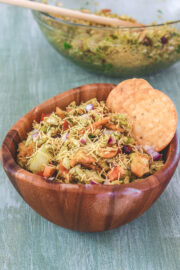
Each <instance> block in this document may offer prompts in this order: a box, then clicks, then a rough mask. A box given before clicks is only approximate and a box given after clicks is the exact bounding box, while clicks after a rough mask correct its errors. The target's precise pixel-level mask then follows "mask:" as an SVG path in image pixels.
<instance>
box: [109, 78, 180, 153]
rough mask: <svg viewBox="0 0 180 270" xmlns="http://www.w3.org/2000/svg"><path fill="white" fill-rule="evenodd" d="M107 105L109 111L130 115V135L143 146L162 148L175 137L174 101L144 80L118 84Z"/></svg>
mask: <svg viewBox="0 0 180 270" xmlns="http://www.w3.org/2000/svg"><path fill="white" fill-rule="evenodd" d="M107 106H108V108H109V109H110V110H111V111H112V112H120V113H126V114H127V115H128V116H129V119H130V120H131V121H132V122H133V128H132V133H133V136H134V138H135V140H136V141H137V142H138V143H139V144H141V145H142V146H150V147H153V148H154V150H156V151H161V150H162V149H163V148H165V147H166V146H167V145H168V144H169V143H170V141H171V140H172V138H173V137H174V134H175V132H176V126H177V113H176V108H175V106H174V104H173V102H172V101H171V99H170V98H169V97H168V96H167V95H165V94H164V93H162V92H161V91H159V90H156V89H154V88H152V86H151V85H150V84H149V83H148V82H146V81H145V80H143V79H129V80H125V81H123V82H122V83H120V84H118V85H117V86H116V87H115V88H114V89H113V90H112V91H111V93H110V94H109V96H108V98H107Z"/></svg>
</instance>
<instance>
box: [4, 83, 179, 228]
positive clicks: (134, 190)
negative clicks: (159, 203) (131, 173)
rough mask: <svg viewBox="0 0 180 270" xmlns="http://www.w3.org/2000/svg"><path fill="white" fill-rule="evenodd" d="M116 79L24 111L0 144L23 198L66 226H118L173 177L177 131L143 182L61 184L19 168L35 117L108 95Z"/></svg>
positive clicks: (137, 213) (135, 214)
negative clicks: (20, 150)
mask: <svg viewBox="0 0 180 270" xmlns="http://www.w3.org/2000/svg"><path fill="white" fill-rule="evenodd" d="M113 87H114V85H113V84H89V85H84V86H81V87H77V88H74V89H71V90H68V91H66V92H64V93H62V94H59V95H57V96H55V97H53V98H51V99H49V100H48V101H46V102H44V103H42V104H41V105H39V106H37V107H35V108H34V109H32V110H31V111H30V112H28V113H27V114H26V115H25V116H23V117H22V118H21V119H20V120H19V121H18V122H17V123H16V124H15V125H14V126H13V127H12V128H11V129H10V131H9V132H8V134H7V136H6V137H5V139H4V142H3V144H2V148H1V160H2V164H3V167H4V169H5V172H6V174H7V175H8V177H9V179H10V180H11V182H12V184H13V185H14V187H15V188H16V190H17V191H18V192H19V194H20V195H21V196H22V197H23V199H24V200H25V201H26V202H27V203H28V204H29V205H30V206H31V207H32V208H33V209H34V210H35V211H36V212H37V213H39V214H40V215H41V216H43V217H44V218H46V219H48V220H49V221H51V222H53V223H55V224H57V225H60V226H62V227H65V228H68V229H71V230H77V231H86V232H95V231H105V230H110V229H113V228H116V227H119V226H121V225H123V224H125V223H128V222H130V221H132V220H133V219H135V218H137V217H138V216H140V215H141V214H142V213H144V212H145V211H146V210H147V209H148V208H149V207H150V206H151V205H152V204H153V203H154V202H155V201H156V199H157V198H158V197H159V196H160V194H161V193H162V192H163V190H164V189H165V187H166V186H167V184H168V183H169V181H170V179H171V177H172V175H173V173H174V171H175V169H176V167H177V164H178V161H179V157H180V147H179V140H178V137H177V134H176V135H175V137H174V138H173V140H172V142H171V143H170V145H169V147H168V148H167V149H166V150H167V152H166V163H165V166H164V167H163V168H162V169H161V170H159V171H158V172H157V173H155V174H154V175H152V176H149V177H147V178H145V179H143V180H141V181H139V182H135V183H131V184H122V185H113V186H108V185H82V184H60V183H52V182H48V181H46V180H45V179H44V178H42V177H41V176H37V175H34V174H32V173H30V172H28V171H26V170H23V169H22V168H20V167H19V166H18V165H17V163H16V149H17V144H18V143H19V142H20V141H21V140H23V139H25V137H26V134H27V132H28V131H30V129H31V126H32V121H33V120H34V119H35V120H36V121H39V120H40V116H41V113H42V112H45V113H49V112H52V111H54V110H55V108H56V106H59V107H61V108H65V107H66V106H67V105H68V104H69V103H70V102H71V101H73V100H75V101H76V102H77V103H80V102H81V101H86V100H89V99H91V98H93V97H97V99H98V100H106V98H107V96H108V94H109V92H110V91H111V90H112V88H113Z"/></svg>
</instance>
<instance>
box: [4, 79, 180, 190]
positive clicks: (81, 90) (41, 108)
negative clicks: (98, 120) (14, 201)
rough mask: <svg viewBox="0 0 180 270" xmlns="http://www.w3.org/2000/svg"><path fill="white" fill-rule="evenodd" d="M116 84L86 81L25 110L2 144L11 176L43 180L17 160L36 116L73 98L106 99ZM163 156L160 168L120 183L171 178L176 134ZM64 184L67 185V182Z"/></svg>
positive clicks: (136, 184)
mask: <svg viewBox="0 0 180 270" xmlns="http://www.w3.org/2000/svg"><path fill="white" fill-rule="evenodd" d="M114 86H115V85H113V84H101V83H100V84H89V85H83V86H81V87H77V88H74V89H71V90H68V91H66V92H64V93H62V94H59V95H57V96H55V97H53V98H51V99H49V100H47V101H45V102H43V103H42V104H40V105H38V106H37V107H35V108H34V109H32V110H31V111H30V112H28V113H27V114H25V115H24V116H23V117H22V118H21V119H20V120H19V121H18V122H16V123H15V124H14V126H13V127H12V128H11V129H10V131H9V132H8V134H7V136H6V137H5V140H4V142H3V144H2V148H1V160H2V163H3V166H4V169H5V171H6V173H7V174H8V176H9V177H10V179H13V178H14V177H16V173H17V174H18V172H20V175H21V177H22V178H24V175H26V177H27V178H26V180H28V181H29V182H30V183H32V182H33V180H35V182H36V183H38V182H37V180H36V179H37V178H38V179H39V180H40V178H42V177H40V176H37V175H33V174H31V173H29V172H27V171H25V170H23V169H21V168H20V167H19V166H18V165H17V163H16V150H17V144H18V143H19V142H20V141H21V140H23V139H25V137H26V134H27V132H28V131H30V130H31V127H32V122H33V121H34V120H36V121H39V120H40V117H41V114H42V113H50V112H52V111H54V110H55V108H56V106H59V107H60V108H62V109H64V108H65V107H66V106H67V105H68V104H69V103H70V102H72V101H74V100H75V101H76V102H77V104H79V103H80V102H81V101H87V100H89V99H91V98H94V97H96V98H97V99H98V100H106V99H107V96H108V94H109V93H110V91H111V90H112V89H113V88H114ZM164 156H166V157H167V159H166V163H165V166H164V167H163V168H162V169H161V170H160V171H158V172H156V173H155V174H154V175H152V176H149V177H147V178H145V179H144V180H141V181H137V182H133V183H130V184H124V185H123V184H122V185H120V186H122V187H123V186H126V187H136V188H139V187H140V188H141V189H142V188H143V189H147V188H149V183H151V185H152V186H151V188H152V187H153V186H154V185H155V186H156V185H158V184H159V182H161V183H163V182H164V181H165V180H166V179H167V177H169V178H170V176H171V175H172V174H173V172H174V170H175V168H176V166H177V163H178V161H179V157H180V147H179V140H178V137H177V134H176V135H175V137H174V139H173V140H172V142H171V143H170V145H169V146H168V147H167V148H166V149H165V152H164ZM157 180H158V181H157ZM35 182H34V183H35ZM45 183H46V184H45ZM41 184H43V185H47V182H46V181H44V179H43V178H42V179H41ZM62 185H65V186H66V184H62ZM68 186H69V187H70V186H74V184H68ZM76 186H78V185H76ZM98 186H100V185H97V186H94V185H93V186H92V187H91V188H90V189H86V192H87V193H88V192H91V191H92V190H93V191H94V190H96V191H97V192H99V190H101V187H98ZM107 188H109V189H111V186H107ZM120 188H121V187H120Z"/></svg>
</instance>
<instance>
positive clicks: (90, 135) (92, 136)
mask: <svg viewBox="0 0 180 270" xmlns="http://www.w3.org/2000/svg"><path fill="white" fill-rule="evenodd" d="M88 137H89V139H93V138H95V137H96V136H94V135H93V134H89V135H88Z"/></svg>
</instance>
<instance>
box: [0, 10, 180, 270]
mask: <svg viewBox="0 0 180 270" xmlns="http://www.w3.org/2000/svg"><path fill="white" fill-rule="evenodd" d="M0 21H1V23H0V100H1V106H0V134H1V139H0V143H1V142H2V140H3V138H4V136H5V134H6V133H7V131H8V130H9V128H10V127H11V126H12V124H13V123H14V122H15V121H17V120H18V119H19V118H20V117H21V116H22V115H23V114H25V113H26V112H27V111H29V110H30V109H31V108H32V107H34V106H35V105H37V104H39V103H41V102H42V101H44V100H46V99H48V98H50V97H52V96H54V95H56V94H58V93H60V92H63V91H65V90H67V89H70V88H72V87H76V86H79V85H82V84H87V83H94V82H111V83H118V82H119V80H118V79H111V78H106V77H103V76H99V75H98V76H97V75H94V74H90V73H88V72H86V71H85V70H83V69H81V68H79V67H77V66H75V65H74V64H72V63H71V62H69V61H68V60H66V59H64V58H62V57H61V56H59V55H58V54H57V53H56V52H55V51H54V50H53V49H52V48H51V47H50V46H49V44H48V43H47V41H46V40H45V39H44V37H43V36H42V34H41V32H40V30H39V29H38V27H37V25H36V23H35V22H34V20H33V17H32V15H31V13H30V12H29V11H27V10H22V9H19V8H14V7H7V6H3V5H0ZM146 79H147V80H148V81H149V82H150V83H151V84H152V85H153V86H154V87H155V88H157V89H161V90H163V91H164V92H165V93H166V94H168V95H169V96H170V97H171V98H172V100H173V101H174V102H175V104H176V107H177V110H178V116H179V115H180V107H179V105H180V92H179V91H180V63H178V64H176V65H174V66H173V67H171V68H169V69H168V70H166V71H163V72H162V73H160V74H157V75H155V76H150V77H146ZM179 173H180V167H179V168H178V170H177V171H176V174H175V175H174V177H173V179H172V181H171V183H170V184H169V186H168V187H167V189H166V190H165V192H164V193H163V195H162V196H161V197H160V199H159V200H158V201H157V202H156V203H155V204H154V205H153V206H152V208H151V209H150V210H149V211H147V212H146V213H145V214H144V215H143V216H141V217H140V218H138V219H137V220H135V221H133V222H131V223H130V224H128V225H125V226H123V227H121V228H118V229H115V230H112V231H108V232H104V233H78V232H73V231H69V230H66V229H63V228H61V227H58V226H56V225H54V224H52V223H50V222H48V221H46V220H45V219H43V218H42V217H40V216H39V215H38V214H36V213H35V212H34V211H33V210H32V209H31V208H30V207H29V206H28V205H27V204H26V203H25V202H24V201H23V200H22V198H21V197H20V196H19V194H18V193H17V192H16V191H15V189H14V188H13V186H12V185H11V183H10V181H9V180H8V178H7V176H6V175H5V173H4V171H3V169H2V166H1V167H0V269H1V270H32V269H33V270H49V269H50V270H54V269H60V270H76V269H77V270H178V269H180V207H179V205H180V184H179V181H180V176H179Z"/></svg>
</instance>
